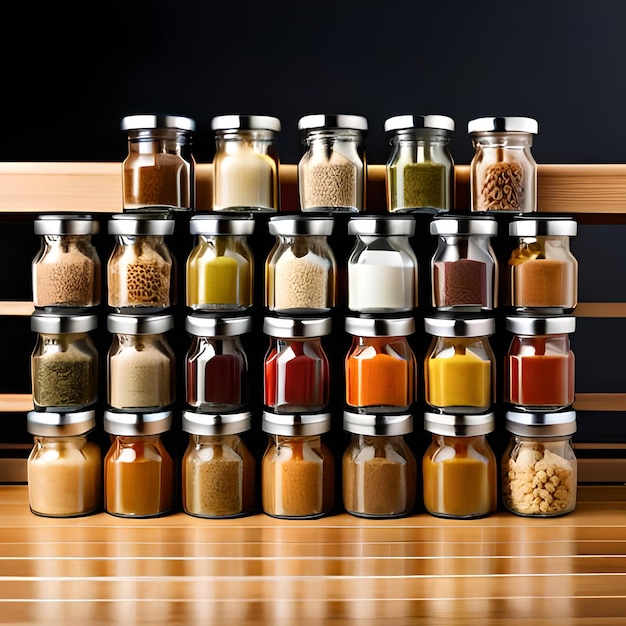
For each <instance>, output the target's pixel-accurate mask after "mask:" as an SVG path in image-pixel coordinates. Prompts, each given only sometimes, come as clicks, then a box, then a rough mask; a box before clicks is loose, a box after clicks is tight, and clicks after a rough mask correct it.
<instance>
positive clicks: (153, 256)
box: [107, 213, 175, 313]
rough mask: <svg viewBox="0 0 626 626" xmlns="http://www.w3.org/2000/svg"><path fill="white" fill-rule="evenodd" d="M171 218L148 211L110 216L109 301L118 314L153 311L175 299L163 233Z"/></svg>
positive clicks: (171, 263)
mask: <svg viewBox="0 0 626 626" xmlns="http://www.w3.org/2000/svg"><path fill="white" fill-rule="evenodd" d="M174 223H175V222H174V220H173V219H162V218H155V217H153V216H151V215H147V214H128V213H121V214H116V215H113V217H112V219H111V220H110V221H109V225H108V231H109V234H110V235H114V236H115V243H114V246H113V250H112V252H111V255H110V256H109V260H108V263H107V281H108V304H109V306H110V307H112V308H113V309H115V310H116V311H117V312H119V313H134V312H135V313H136V312H138V311H140V312H142V313H155V312H159V311H162V310H163V309H166V308H168V307H169V306H170V305H172V304H174V303H175V302H174V300H175V281H174V279H173V277H174V276H175V273H174V272H173V271H172V270H173V266H174V260H173V257H172V255H171V254H170V250H169V248H168V246H167V244H166V242H165V236H166V235H171V234H172V233H173V232H174Z"/></svg>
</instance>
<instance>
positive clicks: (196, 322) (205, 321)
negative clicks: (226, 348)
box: [185, 313, 252, 337]
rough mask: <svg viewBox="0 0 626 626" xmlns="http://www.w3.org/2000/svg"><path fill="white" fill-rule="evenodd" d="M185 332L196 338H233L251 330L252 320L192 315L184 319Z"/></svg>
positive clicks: (249, 318) (242, 317)
mask: <svg viewBox="0 0 626 626" xmlns="http://www.w3.org/2000/svg"><path fill="white" fill-rule="evenodd" d="M185 330H186V331H187V332H188V333H189V334H190V335H197V336H198V337H234V336H236V335H243V334H244V333H249V332H250V331H251V330H252V318H251V317H250V316H248V315H244V316H241V317H219V316H215V315H211V314H204V313H193V314H192V315H188V316H187V317H186V319H185Z"/></svg>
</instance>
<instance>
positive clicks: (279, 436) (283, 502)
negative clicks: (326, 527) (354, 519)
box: [261, 411, 335, 519]
mask: <svg viewBox="0 0 626 626" xmlns="http://www.w3.org/2000/svg"><path fill="white" fill-rule="evenodd" d="M330 428H331V416H330V413H317V414H291V415H288V414H281V415H277V414H275V413H270V412H267V411H265V412H264V413H263V419H262V429H263V432H265V433H267V436H268V445H267V448H266V450H265V453H264V455H263V462H262V467H261V483H262V489H261V492H262V502H263V511H264V512H265V513H266V514H267V515H271V516H272V517H279V518H287V519H313V518H317V517H322V516H323V515H325V514H327V513H328V512H329V511H330V510H331V509H332V507H333V504H334V497H335V461H334V458H333V456H332V453H331V451H330V449H329V448H328V446H327V445H326V443H325V442H324V440H323V435H324V434H325V433H327V432H329V431H330Z"/></svg>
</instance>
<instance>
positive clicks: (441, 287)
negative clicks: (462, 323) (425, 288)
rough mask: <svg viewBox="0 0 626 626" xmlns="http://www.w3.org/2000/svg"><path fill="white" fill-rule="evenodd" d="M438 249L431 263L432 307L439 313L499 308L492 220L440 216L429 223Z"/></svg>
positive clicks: (468, 216) (496, 228)
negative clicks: (492, 242)
mask: <svg viewBox="0 0 626 626" xmlns="http://www.w3.org/2000/svg"><path fill="white" fill-rule="evenodd" d="M430 233H431V235H436V236H437V249H436V250H435V253H434V254H433V256H432V258H431V262H430V277H431V293H432V306H433V308H435V309H436V310H438V311H451V312H481V311H492V310H493V309H495V308H496V307H497V305H498V273H499V272H498V260H497V258H496V255H495V253H494V250H493V247H492V244H491V241H492V239H493V238H494V237H495V236H496V235H497V234H498V223H497V222H496V220H495V219H494V218H493V217H490V216H478V215H472V216H470V215H454V216H453V215H443V216H437V217H435V218H434V219H433V220H432V221H431V223H430Z"/></svg>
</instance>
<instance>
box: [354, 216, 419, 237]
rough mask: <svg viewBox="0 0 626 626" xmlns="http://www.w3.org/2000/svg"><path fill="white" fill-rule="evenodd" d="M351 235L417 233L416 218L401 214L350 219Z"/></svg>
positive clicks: (410, 235)
mask: <svg viewBox="0 0 626 626" xmlns="http://www.w3.org/2000/svg"><path fill="white" fill-rule="evenodd" d="M348 234H349V235H382V236H384V235H404V236H407V237H412V236H413V235H414V234H415V219H414V218H413V217H411V216H399V215H376V216H374V215H367V216H359V217H352V218H350V219H349V220H348Z"/></svg>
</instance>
